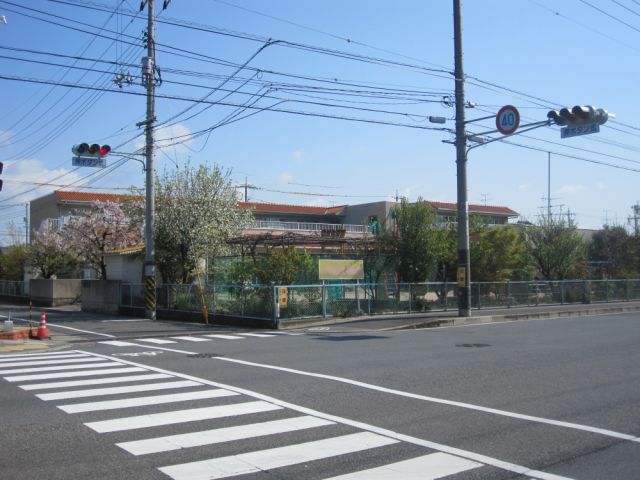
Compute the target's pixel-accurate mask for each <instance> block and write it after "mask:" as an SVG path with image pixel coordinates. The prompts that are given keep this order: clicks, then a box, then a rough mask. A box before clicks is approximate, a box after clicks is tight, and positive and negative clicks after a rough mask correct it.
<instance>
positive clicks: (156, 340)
mask: <svg viewBox="0 0 640 480" xmlns="http://www.w3.org/2000/svg"><path fill="white" fill-rule="evenodd" d="M136 341H137V342H147V343H156V344H158V345H165V344H168V343H176V342H175V341H173V340H163V339H162V338H138V339H137V340H136Z"/></svg>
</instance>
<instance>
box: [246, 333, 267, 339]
mask: <svg viewBox="0 0 640 480" xmlns="http://www.w3.org/2000/svg"><path fill="white" fill-rule="evenodd" d="M239 335H242V336H243V337H258V338H273V337H274V335H267V334H265V333H240V334H239Z"/></svg>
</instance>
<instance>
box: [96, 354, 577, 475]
mask: <svg viewBox="0 0 640 480" xmlns="http://www.w3.org/2000/svg"><path fill="white" fill-rule="evenodd" d="M152 348H157V349H160V350H166V351H171V352H176V353H183V354H185V355H195V354H196V353H197V352H189V351H186V350H178V349H172V348H164V347H152ZM84 353H88V354H90V355H96V356H99V357H103V358H109V357H108V356H106V355H100V354H97V353H91V352H84ZM216 358H218V357H216ZM122 362H123V363H127V364H129V365H136V366H137V365H139V364H137V363H134V362H131V361H128V360H122ZM145 368H146V369H148V370H152V371H155V372H159V373H168V374H171V375H173V376H176V377H180V378H184V379H188V380H195V381H199V382H202V383H204V384H205V385H210V386H212V387H218V388H224V389H227V390H231V391H234V392H237V393H239V394H242V395H247V396H250V397H253V398H256V399H260V400H263V401H265V402H269V403H270V404H272V405H277V406H280V407H281V408H287V409H289V410H294V411H296V412H300V413H303V414H306V415H312V416H315V417H318V418H324V419H325V420H330V421H333V422H336V423H341V424H343V425H349V426H351V427H354V428H358V429H361V430H366V431H369V432H373V433H378V434H380V435H384V436H387V437H390V438H394V439H396V440H398V441H401V442H407V443H411V444H413V445H418V446H422V447H426V448H430V449H432V450H437V451H440V452H444V453H449V454H451V455H455V456H458V457H462V458H467V459H469V460H473V461H476V462H479V463H484V464H486V465H490V466H493V467H496V468H500V469H502V470H507V471H509V472H513V473H517V474H519V475H526V476H529V477H531V478H533V479H537V480H572V479H570V478H569V477H563V476H560V475H554V474H551V473H546V472H540V471H538V470H532V469H530V468H529V467H525V466H523V465H518V464H515V463H511V462H505V461H503V460H499V459H497V458H493V457H489V456H486V455H482V454H479V453H475V452H471V451H468V450H462V449H460V448H455V447H451V446H449V445H444V444H442V443H437V442H432V441H429V440H424V439H422V438H417V437H412V436H411V435H405V434H402V433H398V432H394V431H393V430H388V429H386V428H380V427H376V426H375V425H370V424H367V423H364V422H358V421H356V420H351V419H348V418H344V417H339V416H337V415H331V414H328V413H323V412H320V411H318V410H313V409H311V408H307V407H302V406H300V405H296V404H293V403H289V402H285V401H282V400H279V399H277V398H274V397H270V396H268V395H263V394H261V393H258V392H254V391H252V390H247V389H245V388H239V387H234V386H232V385H226V384H224V383H219V382H212V381H210V380H206V379H202V378H198V377H193V376H191V375H185V374H182V373H177V372H170V371H168V370H164V369H161V368H157V367H151V366H146V365H145ZM125 423H126V422H125ZM87 425H89V424H87ZM96 431H98V430H96Z"/></svg>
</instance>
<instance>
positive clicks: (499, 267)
mask: <svg viewBox="0 0 640 480" xmlns="http://www.w3.org/2000/svg"><path fill="white" fill-rule="evenodd" d="M473 223H474V224H473V226H472V227H471V235H470V245H469V249H470V255H471V278H472V279H473V281H475V282H501V281H504V280H508V279H511V277H512V274H513V272H514V271H522V270H526V269H527V266H528V261H527V260H528V259H527V252H526V246H525V243H524V239H523V237H522V234H521V232H520V231H518V230H517V229H516V228H515V227H513V226H511V225H501V226H487V225H486V224H482V223H478V222H473Z"/></svg>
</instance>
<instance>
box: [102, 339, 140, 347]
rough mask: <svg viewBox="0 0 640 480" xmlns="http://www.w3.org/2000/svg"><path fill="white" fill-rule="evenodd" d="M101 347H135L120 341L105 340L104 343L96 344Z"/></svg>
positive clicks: (132, 344)
mask: <svg viewBox="0 0 640 480" xmlns="http://www.w3.org/2000/svg"><path fill="white" fill-rule="evenodd" d="M98 343H100V344H102V345H111V346H112V347H131V346H135V345H136V344H135V343H131V342H122V341H120V340H106V341H104V342H98Z"/></svg>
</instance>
